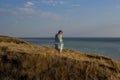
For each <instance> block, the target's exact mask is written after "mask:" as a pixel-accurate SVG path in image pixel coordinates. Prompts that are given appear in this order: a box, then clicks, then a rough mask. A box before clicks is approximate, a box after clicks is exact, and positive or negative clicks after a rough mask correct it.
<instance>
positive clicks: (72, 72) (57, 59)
mask: <svg viewBox="0 0 120 80" xmlns="http://www.w3.org/2000/svg"><path fill="white" fill-rule="evenodd" d="M0 80H120V63H119V62H117V61H115V60H113V59H111V58H108V57H104V56H101V55H90V54H85V53H80V52H76V51H72V50H68V49H64V50H63V52H62V53H61V54H59V52H58V51H56V50H55V49H54V48H52V47H46V46H38V45H35V44H33V43H29V42H25V41H23V40H20V39H17V38H13V37H7V36H0Z"/></svg>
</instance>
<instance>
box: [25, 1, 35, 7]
mask: <svg viewBox="0 0 120 80" xmlns="http://www.w3.org/2000/svg"><path fill="white" fill-rule="evenodd" d="M24 5H25V7H30V6H33V5H34V3H32V2H26V3H25V4H24Z"/></svg>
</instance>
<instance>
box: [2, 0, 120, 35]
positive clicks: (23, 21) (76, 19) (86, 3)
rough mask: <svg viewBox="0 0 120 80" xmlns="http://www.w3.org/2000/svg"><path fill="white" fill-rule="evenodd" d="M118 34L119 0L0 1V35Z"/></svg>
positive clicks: (119, 32)
mask: <svg viewBox="0 0 120 80" xmlns="http://www.w3.org/2000/svg"><path fill="white" fill-rule="evenodd" d="M58 30H62V31H63V36H64V37H120V0H0V35H7V36H16V37H54V36H55V34H56V33H57V32H58Z"/></svg>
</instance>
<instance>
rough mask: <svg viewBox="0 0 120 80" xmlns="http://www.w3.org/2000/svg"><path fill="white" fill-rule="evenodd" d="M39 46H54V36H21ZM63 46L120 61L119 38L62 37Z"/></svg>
mask: <svg viewBox="0 0 120 80" xmlns="http://www.w3.org/2000/svg"><path fill="white" fill-rule="evenodd" d="M21 39H23V40H25V41H28V42H32V43H34V44H37V45H40V46H52V47H53V46H54V38H21ZM63 41H64V48H67V49H71V50H75V51H78V52H84V53H88V54H99V55H103V56H107V57H110V58H113V59H115V60H118V61H120V38H63Z"/></svg>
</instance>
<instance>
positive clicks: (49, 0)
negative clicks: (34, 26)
mask: <svg viewBox="0 0 120 80" xmlns="http://www.w3.org/2000/svg"><path fill="white" fill-rule="evenodd" d="M42 3H44V4H47V5H49V6H58V5H63V4H64V2H63V1H60V0H43V1H42Z"/></svg>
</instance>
